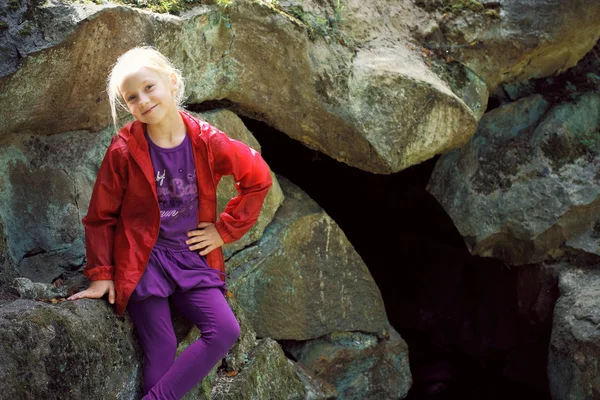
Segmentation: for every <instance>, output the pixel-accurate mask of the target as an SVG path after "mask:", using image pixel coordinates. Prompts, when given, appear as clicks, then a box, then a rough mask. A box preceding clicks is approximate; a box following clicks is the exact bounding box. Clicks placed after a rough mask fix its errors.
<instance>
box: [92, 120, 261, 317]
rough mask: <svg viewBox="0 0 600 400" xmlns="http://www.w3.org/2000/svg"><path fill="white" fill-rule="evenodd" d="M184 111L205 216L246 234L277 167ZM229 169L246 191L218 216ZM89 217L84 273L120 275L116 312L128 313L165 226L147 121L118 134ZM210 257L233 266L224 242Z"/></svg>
mask: <svg viewBox="0 0 600 400" xmlns="http://www.w3.org/2000/svg"><path fill="white" fill-rule="evenodd" d="M179 113H180V114H181V117H182V119H183V122H184V123H185V126H186V128H187V133H188V135H189V136H190V139H191V141H192V146H193V150H194V152H193V153H194V163H195V165H196V176H197V180H198V201H199V204H200V205H201V207H200V208H199V210H198V222H201V221H205V222H214V223H215V226H216V228H217V231H218V232H219V234H220V235H221V238H222V239H223V241H224V242H225V243H229V242H233V241H235V240H238V239H239V238H241V237H242V236H243V235H244V234H245V233H246V232H247V231H248V230H249V229H250V228H251V227H252V225H253V224H254V223H255V222H256V220H257V219H258V214H259V213H260V210H261V208H262V204H263V201H264V198H265V196H266V195H267V192H268V191H269V188H270V187H271V183H272V182H271V174H270V171H269V167H268V166H267V164H266V163H265V162H264V160H263V159H262V157H261V155H260V154H259V153H258V152H256V151H255V150H253V149H252V148H250V147H248V146H247V145H245V144H244V143H241V142H239V141H237V140H234V139H231V138H229V137H228V136H226V135H225V134H224V133H223V132H221V131H220V130H218V129H216V128H215V127H213V126H211V125H210V124H208V123H207V122H204V121H200V120H198V119H197V118H194V117H193V116H191V115H189V114H187V113H185V112H183V111H180V112H179ZM223 175H233V176H234V178H235V182H236V188H237V190H238V195H237V196H235V197H234V198H232V199H231V200H230V201H229V203H227V206H226V208H225V210H224V211H223V212H222V213H221V215H220V218H219V220H217V196H216V192H217V189H216V188H217V184H218V183H219V180H220V179H221V177H222V176H223ZM82 222H83V225H84V226H85V245H86V255H87V265H86V267H85V268H84V274H85V276H86V277H87V278H88V279H89V280H90V281H96V280H114V283H115V292H116V312H117V314H119V315H123V313H124V312H125V309H126V306H127V302H128V300H129V297H130V296H131V293H132V292H133V290H134V289H135V287H136V285H137V283H138V282H139V281H140V279H141V278H142V275H143V274H144V270H145V269H146V264H148V260H149V258H150V252H151V251H152V248H153V247H154V244H155V243H156V240H157V238H158V233H159V228H160V210H159V208H158V197H157V194H156V182H155V180H154V169H153V166H152V161H151V159H150V153H149V151H148V143H147V142H146V139H145V138H144V126H143V124H142V123H141V122H139V121H134V122H132V123H130V124H128V125H127V126H125V127H124V128H123V129H121V130H120V131H119V134H118V135H116V136H115V137H113V139H112V141H111V144H110V146H109V148H108V150H107V151H106V155H105V156H104V160H103V161H102V164H101V165H100V170H99V171H98V176H97V178H96V183H95V185H94V190H93V192H92V198H91V201H90V206H89V209H88V213H87V215H86V216H85V217H84V218H83V220H82ZM206 260H207V262H208V264H209V265H210V266H211V267H212V268H215V269H217V270H219V271H223V272H224V271H225V264H224V261H223V250H222V249H221V248H218V249H215V250H213V251H211V252H210V253H209V254H208V255H207V256H206ZM221 279H222V280H223V281H224V280H225V277H224V276H222V277H221Z"/></svg>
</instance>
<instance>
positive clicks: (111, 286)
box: [67, 280, 115, 304]
mask: <svg viewBox="0 0 600 400" xmlns="http://www.w3.org/2000/svg"><path fill="white" fill-rule="evenodd" d="M106 292H108V302H109V303H110V304H114V303H115V282H113V281H111V280H104V281H93V282H92V283H90V287H89V288H87V289H86V290H84V291H82V292H79V293H75V294H74V295H73V296H71V297H68V298H67V300H77V299H84V298H87V299H99V298H100V297H102V296H104V295H105V294H106Z"/></svg>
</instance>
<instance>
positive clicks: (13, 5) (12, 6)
mask: <svg viewBox="0 0 600 400" xmlns="http://www.w3.org/2000/svg"><path fill="white" fill-rule="evenodd" d="M19 6H20V4H19V0H8V9H9V10H11V11H15V10H18V9H19Z"/></svg>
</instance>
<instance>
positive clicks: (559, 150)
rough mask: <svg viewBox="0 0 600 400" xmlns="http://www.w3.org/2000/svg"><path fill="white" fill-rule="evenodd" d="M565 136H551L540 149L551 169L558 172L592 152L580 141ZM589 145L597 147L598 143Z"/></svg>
mask: <svg viewBox="0 0 600 400" xmlns="http://www.w3.org/2000/svg"><path fill="white" fill-rule="evenodd" d="M581 139H582V138H579V140H577V139H575V138H571V137H567V136H561V135H556V134H555V135H552V136H550V137H549V138H548V140H547V141H546V142H545V143H543V144H542V146H541V148H542V151H543V152H544V155H545V156H546V157H547V158H548V159H549V160H550V164H551V165H552V168H554V169H555V170H557V171H558V170H560V169H561V168H562V167H563V166H565V165H566V164H571V163H573V162H574V161H575V160H576V159H578V158H582V157H586V156H589V155H591V153H593V150H592V149H590V148H589V147H588V146H586V145H585V144H584V143H583V142H582V140H581ZM590 145H595V146H598V142H596V143H595V144H593V143H590Z"/></svg>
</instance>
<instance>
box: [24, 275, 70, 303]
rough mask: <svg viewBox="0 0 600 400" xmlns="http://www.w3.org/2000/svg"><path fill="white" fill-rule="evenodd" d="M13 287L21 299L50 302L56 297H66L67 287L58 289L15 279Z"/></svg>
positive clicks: (44, 284)
mask: <svg viewBox="0 0 600 400" xmlns="http://www.w3.org/2000/svg"><path fill="white" fill-rule="evenodd" d="M13 287H14V288H15V289H16V290H17V292H19V295H21V298H24V299H30V300H50V299H55V298H58V297H67V287H66V286H61V287H59V288H57V287H54V286H52V285H48V284H47V283H41V282H32V281H30V280H29V279H27V278H15V280H14V281H13Z"/></svg>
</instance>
